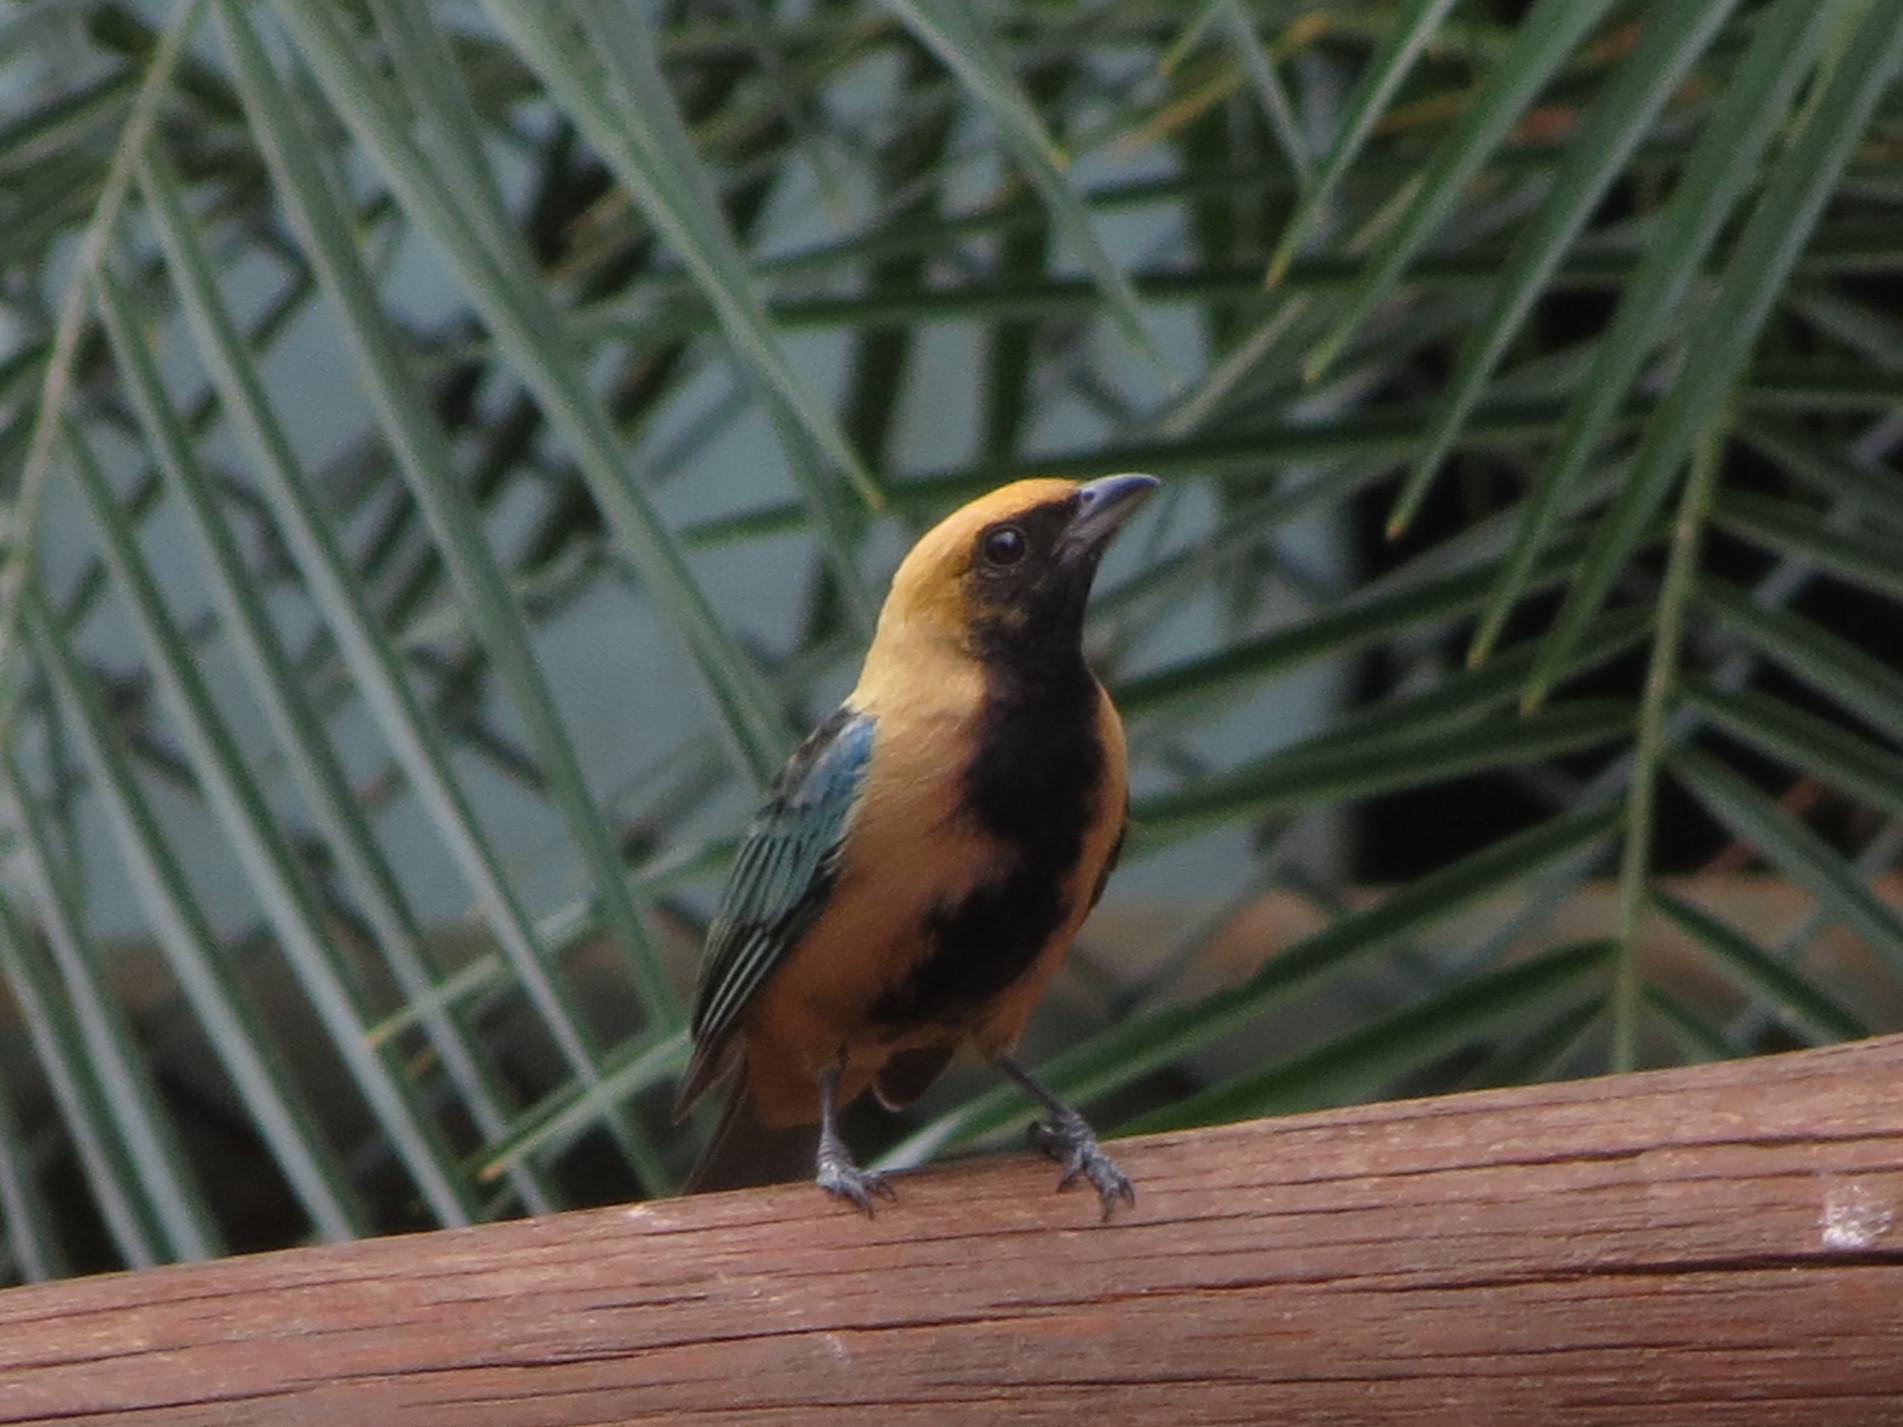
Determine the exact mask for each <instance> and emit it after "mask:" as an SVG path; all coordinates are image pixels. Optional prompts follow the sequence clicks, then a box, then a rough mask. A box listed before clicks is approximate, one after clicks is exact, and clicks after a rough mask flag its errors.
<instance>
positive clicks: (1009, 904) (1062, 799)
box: [874, 659, 1104, 1027]
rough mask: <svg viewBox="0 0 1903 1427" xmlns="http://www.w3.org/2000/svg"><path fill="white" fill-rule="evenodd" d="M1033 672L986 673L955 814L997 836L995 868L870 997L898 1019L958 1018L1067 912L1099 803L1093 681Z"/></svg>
mask: <svg viewBox="0 0 1903 1427" xmlns="http://www.w3.org/2000/svg"><path fill="white" fill-rule="evenodd" d="M1053 662H1055V664H1056V666H1057V667H1056V668H1055V669H1051V668H1049V667H1044V668H1040V669H1038V670H1037V671H1035V673H1034V674H1032V675H1031V676H1030V677H1028V678H1027V677H1018V676H1015V675H1014V674H1013V672H1012V671H1010V670H1009V669H1000V668H994V669H993V670H992V671H991V674H992V678H991V680H990V684H991V687H990V690H989V692H988V695H987V697H986V700H985V705H984V710H983V713H982V715H981V718H980V724H979V731H978V738H977V742H976V753H975V756H974V757H973V758H972V761H971V764H970V766H969V767H968V768H967V769H966V771H965V777H964V789H963V792H964V798H963V803H964V809H963V810H964V812H965V814H966V815H967V816H968V817H970V818H971V819H972V821H973V822H975V823H976V824H977V825H978V827H979V828H981V829H982V830H983V831H984V832H985V833H987V834H988V835H989V836H990V837H992V838H994V839H995V840H996V842H997V844H998V848H999V852H1000V856H999V859H998V866H997V871H996V872H995V874H994V875H993V876H991V877H990V878H988V879H987V880H985V881H983V882H981V883H979V884H978V885H977V886H976V887H974V888H972V890H971V891H970V892H968V893H967V894H966V895H965V896H964V897H963V898H962V899H960V900H959V901H957V902H955V903H951V904H949V905H946V906H942V907H940V908H938V910H937V911H936V912H935V913H934V914H933V916H932V920H931V928H930V930H931V939H932V950H931V952H930V953H929V954H928V955H927V956H926V957H925V958H924V959H923V960H922V961H921V962H920V963H919V965H918V966H917V967H916V968H914V970H913V972H912V974H911V975H910V976H909V977H908V978H907V979H906V980H905V982H904V983H903V984H902V985H900V986H898V987H895V988H894V989H893V990H892V991H891V992H889V993H888V994H887V995H885V996H884V997H883V998H881V1000H880V1001H879V1003H878V1005H877V1007H876V1008H875V1011H874V1014H875V1016H876V1017H877V1018H878V1019H879V1020H882V1021H885V1022H887V1023H888V1024H891V1025H895V1026H908V1027H909V1026H917V1025H930V1024H947V1025H955V1024H957V1023H959V1022H961V1021H966V1020H969V1019H971V1018H972V1017H974V1016H975V1015H976V1014H977V1013H979V1012H981V1011H982V1010H983V1009H984V1008H985V1006H986V1005H987V1004H989V1003H990V1002H991V1001H992V1000H993V999H995V998H996V997H997V996H999V995H1001V994H1002V993H1003V992H1004V991H1005V990H1007V989H1008V988H1009V987H1010V986H1011V985H1012V983H1014V982H1015V981H1017V979H1018V978H1019V977H1021V976H1023V975H1024V973H1025V972H1026V971H1028V970H1029V969H1030V967H1031V964H1032V963H1033V962H1034V961H1035V960H1036V959H1037V954H1038V953H1039V952H1040V951H1041V950H1042V949H1043V948H1044V946H1045V944H1046V943H1047V942H1048V941H1049V940H1050V938H1051V936H1052V934H1053V933H1055V932H1056V930H1057V929H1058V927H1059V926H1061V925H1062V924H1063V922H1064V920H1065V918H1066V917H1067V916H1068V915H1069V914H1070V912H1071V911H1072V910H1073V908H1072V906H1071V904H1070V900H1069V899H1068V898H1067V896H1066V892H1067V889H1068V887H1069V885H1070V884H1071V882H1072V881H1073V880H1074V878H1073V874H1074V873H1075V872H1076V870H1077V865H1078V863H1079V861H1080V860H1081V859H1082V857H1083V851H1084V839H1085V836H1086V834H1087V832H1088V831H1089V829H1090V828H1091V826H1092V825H1093V824H1094V822H1095V821H1096V818H1097V816H1098V814H1099V813H1100V811H1101V806H1100V805H1101V801H1102V796H1103V776H1104V749H1103V745H1102V742H1101V740H1100V739H1099V738H1098V735H1097V698H1098V694H1097V688H1096V685H1095V683H1094V682H1093V681H1092V679H1091V677H1090V675H1089V672H1088V671H1087V670H1086V669H1085V668H1084V666H1083V662H1082V660H1081V659H1073V660H1069V661H1064V660H1059V661H1053Z"/></svg>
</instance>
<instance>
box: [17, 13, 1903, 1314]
mask: <svg viewBox="0 0 1903 1427" xmlns="http://www.w3.org/2000/svg"><path fill="white" fill-rule="evenodd" d="M1900 59H1903V7H1899V6H1897V5H1894V4H1888V3H1884V0H1770V2H1769V3H1749V0H1651V2H1650V3H1613V0H1532V2H1531V3H1515V2H1514V0H1466V2H1465V3H1455V0H1393V3H1389V0H1362V3H1354V4H1338V5H1331V4H1327V3H1316V0H1300V3H1286V4H1284V3H1279V0H1102V3H1069V0H1044V3H1032V4H1022V5H1019V4H1012V5H1004V4H979V3H976V0H888V3H883V4H879V3H870V0H865V2H864V3H862V0H804V3H801V0H794V2H793V3H785V4H779V3H774V0H659V3H654V4H634V3H630V0H481V3H451V0H347V2H346V3H332V4H322V5H312V4H307V3H302V0H269V3H261V0H150V3H132V0H120V3H97V0H38V2H37V3H36V0H23V2H22V3H16V4H14V5H11V6H9V7H8V8H7V11H6V13H5V15H4V17H0V96H4V101H5V102H4V109H3V110H0V483H3V485H0V489H3V490H4V500H5V503H6V504H5V520H4V525H3V526H0V530H3V532H4V566H0V789H3V793H4V795H3V797H0V836H3V837H4V844H3V845H0V856H3V857H4V863H3V864H0V865H3V866H4V879H5V880H4V898H3V899H0V976H3V978H4V989H5V997H4V1003H0V1229H3V1230H4V1233H3V1235H0V1277H4V1278H5V1279H28V1278H39V1277H44V1276H49V1275H57V1274H62V1273H71V1272H82V1271H89V1270H95V1269H100V1268H106V1267H112V1266H118V1265H132V1266H137V1265H145V1264H151V1263H155V1262H159V1261H163V1260H168V1259H176V1258H183V1257H195V1256H203V1255H210V1254H217V1253H221V1252H227V1251H233V1250H239V1249H248V1248H256V1247H262V1246H267V1245H274V1244H284V1243H293V1242H299V1241H303V1240H309V1239H338V1238H345V1237H350V1236H355V1235H363V1234H370V1233H378V1232H387V1231H392V1230H397V1229H404V1228H415V1227H424V1226H430V1225H447V1224H459V1223H466V1222H470V1221H473V1220H478V1219H483V1218H489V1217H494V1216H499V1215H511V1214H520V1213H524V1212H537V1211H543V1210H547V1209H551V1208H557V1207H562V1206H568V1205H575V1204H583V1203H597V1202H606V1201H612V1200H617V1199H626V1198H636V1197H642V1196H647V1195H654V1194H662V1193H667V1192H670V1191H671V1190H672V1189H673V1187H674V1186H675V1185H676V1183H677V1182H678V1178H679V1176H680V1174H681V1173H682V1171H683V1169H684V1168H685V1165H686V1163H687V1162H688V1160H689V1158H690V1157H691V1152H692V1149H693V1145H694V1142H695V1141H696V1140H697V1139H698V1136H699V1134H700V1133H701V1132H702V1131H703V1130H704V1129H705V1125H704V1124H702V1125H688V1126H674V1125H671V1124H670V1123H669V1121H668V1118H667V1104H668V1098H669V1095H670V1092H671V1082H672V1078H673V1076H674V1074H675V1073H676V1072H677V1071H678V1069H679V1068H680V1066H681V1064H682V1061H683V1058H684V1045H683V1035H682V1031H681V1024H682V1017H683V1011H684V1005H685V999H686V995H687V988H688V987H689V986H690V985H691V978H692V974H693V966H694V962H695V956H696V952H697V938H698V934H699V931H700V927H701V925H702V922H703V919H704V918H705V916H706V915H707V912H708V910H709V908H710V905H711V902H712V899H713V897H714V895H715V893H716V891H717V889H718V885H719V878H720V875H721V872H722V870H723V868H724V865H725V860H726V858H727V856H728V854H729V852H730V849H731V846H732V839H733V837H734V835H735V834H736V832H737V831H738V829H739V828H740V826H741V825H742V824H743V822H744V820H745V818H746V816H747V814H748V811H749V810H750V808H751V806H752V804H753V802H754V800H755V798H756V797H757V795H758V792H759V789H760V788H761V786H762V784H763V782H764V780H765V779H766V778H768V777H769V776H770V775H771V773H772V771H773V770H774V768H776V767H777V765H778V762H779V760H780V759H781V758H782V757H783V756H784V754H785V753H786V752H787V751H788V750H789V749H790V747H791V746H792V743H793V741H794V740H795V739H796V738H797V736H798V735H799V734H800V733H801V732H802V731H803V730H804V728H805V727H807V726H808V725H809V724H810V723H811V722H813V721H815V720H816V719H817V718H818V717H819V716H821V715H822V714H823V713H824V712H825V711H826V710H827V708H828V707H829V706H830V703H831V702H832V701H833V700H836V699H837V697H838V696H839V694H840V693H841V692H843V690H844V689H845V688H846V687H848V685H849V683H850V680H851V676H852V673H853V670H854V666H855V663H856V659H857V655H858V652H859V650H860V649H861V647H862V645H863V642H864V639H865V637H866V634H867V631H868V628H869V620H870V617H871V614H872V613H873V611H874V610H875V609H876V607H877V602H878V599H879V595H880V591H881V589H882V586H883V581H884V579H885V576H886V574H887V573H888V572H889V570H890V569H891V567H892V565H893V563H894V562H895V561H896V558H897V556H898V554H899V553H900V551H901V550H902V549H903V547H904V544H905V542H906V540H907V539H908V538H909V537H910V536H911V535H912V534H915V533H916V532H917V531H918V530H919V529H921V528H922V527H923V526H924V525H925V524H926V523H928V522H929V521H930V520H931V519H933V518H935V517H936V516H937V515H939V514H941V513H943V512H944V511H945V510H947V509H949V508H950V507H952V506H953V505H955V504H957V503H958V502H959V501H961V500H962V499H964V498H966V497H968V496H970V495H972V494H975V493H977V492H979V491H982V490H984V489H986V488H988V487H990V486H992V485H994V484H997V483H999V482H1002V481H1003V480H1006V479H1008V478H1011V477H1013V476H1016V475H1019V474H1023V473H1031V472H1055V473H1059V474H1067V475H1077V476H1085V475H1094V474H1101V473H1105V472H1110V471H1116V470H1127V469H1141V470H1148V471H1151V472H1153V473H1155V474H1156V475H1158V476H1159V477H1161V478H1162V480H1163V481H1164V489H1163V491H1162V492H1161V493H1160V495H1159V497H1158V498H1157V499H1156V500H1154V501H1152V502H1151V506H1150V509H1149V510H1148V511H1146V513H1145V515H1144V517H1143V518H1142V520H1141V521H1140V523H1139V524H1138V525H1137V526H1135V527H1134V528H1133V529H1132V531H1131V533H1130V534H1129V535H1127V536H1126V537H1125V538H1124V540H1123V542H1122V543H1121V545H1120V547H1119V549H1118V550H1117V552H1116V558H1115V559H1114V561H1113V562H1112V564H1111V565H1110V566H1108V567H1107V568H1106V571H1105V577H1104V579H1103V580H1102V582H1101V583H1100V587H1099V591H1100V592H1099V597H1098V599H1097V602H1096V606H1095V614H1094V620H1093V625H1092V637H1093V643H1094V649H1095V652H1096V654H1097V656H1098V663H1099V666H1100V668H1101V669H1102V671H1103V673H1104V676H1105V678H1106V680H1107V681H1108V682H1109V683H1110V684H1111V685H1112V687H1113V689H1114V691H1115V692H1116V695H1117V697H1118V699H1119V702H1120V704H1121V706H1122V708H1123V710H1124V712H1125V716H1126V721H1127V723H1128V724H1129V727H1130V732H1131V738H1132V746H1133V752H1134V757H1135V762H1136V774H1135V777H1136V795H1137V796H1136V806H1135V810H1134V811H1135V819H1136V828H1135V836H1134V838H1133V841H1132V844H1131V848H1130V851H1129V852H1128V854H1127V856H1126V864H1125V868H1124V870H1123V871H1122V872H1121V873H1120V874H1119V876H1118V878H1117V879H1116V880H1115V881H1114V882H1113V890H1112V894H1111V896H1110V898H1109V899H1108V900H1107V901H1106V904H1105V906H1104V908H1103V909H1102V910H1101V912H1100V914H1099V916H1098V918H1097V919H1096V920H1095V921H1094V922H1093V924H1092V925H1091V927H1090V928H1088V929H1087V930H1086V933H1085V936H1084V938H1083V941H1082V943H1081V944H1080V946H1079V948H1078V950H1077V953H1076V955H1075V957H1074V958H1073V965H1072V967H1071V969H1070V971H1069V972H1068V973H1067V975H1066V977H1065V979H1064V981H1063V983H1062V984H1061V985H1060V987H1059V989H1058V991H1057V993H1056V994H1055V995H1054V996H1053V998H1052V1002H1051V1004H1050V1006H1049V1007H1048V1008H1047V1011H1046V1013H1045V1014H1043V1015H1042V1016H1041V1017H1040V1020H1039V1022H1038V1026H1037V1030H1036V1032H1035V1040H1036V1044H1035V1045H1034V1046H1033V1047H1031V1049H1032V1052H1033V1056H1034V1058H1036V1059H1038V1060H1039V1061H1040V1062H1041V1063H1042V1064H1043V1065H1044V1067H1045V1069H1046V1070H1047V1071H1048V1073H1049V1075H1050V1077H1051V1078H1052V1080H1053V1081H1054V1082H1055V1083H1057V1084H1058V1085H1059V1086H1060V1087H1061V1088H1063V1089H1065V1090H1067V1091H1068V1092H1070V1093H1071V1094H1073V1095H1074V1096H1077V1097H1079V1098H1080V1099H1081V1100H1082V1101H1083V1102H1084V1103H1085V1104H1087V1105H1088V1106H1089V1107H1091V1109H1092V1111H1093V1113H1094V1116H1095V1118H1096V1119H1097V1122H1098V1124H1099V1126H1100V1127H1101V1128H1104V1129H1108V1130H1111V1131H1115V1130H1117V1129H1120V1128H1129V1127H1149V1128H1154V1127H1160V1126H1170V1125H1186V1124H1195V1123H1201V1122H1208V1121H1213V1120H1219V1119H1225V1118H1235V1117H1240V1116H1246V1115H1253V1114H1261V1113H1272V1112H1276V1111H1281V1110H1288V1109H1295V1108H1301V1107H1304V1106H1313V1105H1319V1104H1328V1103H1334V1102H1339V1101H1342V1100H1348V1099H1354V1098H1357V1097H1370V1096H1375V1095H1380V1094H1392V1093H1409V1092H1419V1091H1428V1090H1435V1091H1438V1090H1451V1089H1459V1088H1465V1087H1472V1086H1481V1085H1494V1084H1507V1083H1514V1082H1520V1081H1528V1080H1536V1079H1540V1078H1543V1077H1552V1076H1560V1075H1577V1074H1587V1073H1595V1072H1600V1071H1605V1070H1609V1069H1628V1068H1634V1067H1644V1066H1654V1065H1663V1064H1671V1063H1675V1062H1679V1061H1684V1060H1694V1059H1702V1058H1712V1057H1719V1056H1731V1055H1741V1054H1748V1053H1752V1052H1755V1051H1761V1050H1767V1049H1777V1048H1784V1047H1789V1046H1794V1045H1803V1044H1811V1043H1817V1042H1823V1041H1830V1040H1838V1039H1844V1038H1850V1037H1856V1036H1860V1035H1864V1034H1868V1033H1871V1032H1873V1031H1877V1030H1881V1029H1889V1028H1895V1027H1896V1026H1898V1025H1899V1024H1903V915H1900V913H1899V905H1900V899H1899V897H1898V896H1897V893H1896V890H1895V884H1894V882H1893V881H1892V880H1890V879H1891V876H1892V874H1891V872H1890V869H1891V867H1892V865H1893V864H1894V863H1895V862H1896V859H1897V855H1898V851H1899V849H1900V848H1903V829H1900V825H1899V822H1898V819H1899V817H1900V816H1903V752H1900V750H1899V735H1903V642H1900V641H1899V639H1898V635H1897V630H1898V610H1897V604H1896V601H1897V600H1898V598H1899V597H1900V596H1903V559H1899V557H1898V553H1897V551H1898V539H1899V536H1900V535H1903V486H1900V485H1899V480H1898V475H1897V472H1896V470H1895V469H1894V467H1893V465H1892V461H1893V460H1894V456H1895V452H1896V450H1897V446H1898V443H1899V441H1900V440H1903V375H1900V372H1903V288H1899V284H1898V275H1899V271H1903V213H1899V208H1903V90H1900V89H1899V86H1898V84H1897V82H1896V80H1897V75H1898V68H1899V60H1900ZM1701 872H1702V873H1703V874H1705V875H1702V876H1692V875H1690V874H1697V873H1701ZM1719 874H1724V875H1722V876H1721V875H1719ZM1724 887H1730V888H1731V889H1732V890H1731V892H1729V893H1724V892H1723V890H1722V889H1723V888H1724ZM1739 887H1743V888H1745V889H1746V892H1745V893H1743V894H1740V893H1738V891H1737V888H1739ZM1025 1118H1026V1107H1025V1106H1024V1104H1023V1103H1022V1102H1021V1101H1020V1100H1018V1099H1017V1098H1015V1097H1014V1095H1013V1094H1012V1093H1009V1092H1007V1090H1006V1089H1004V1088H1001V1087H999V1086H997V1085H996V1084H995V1083H994V1081H993V1080H992V1079H991V1078H988V1077H986V1076H985V1075H984V1074H982V1073H981V1072H980V1070H979V1069H977V1068H974V1069H973V1070H972V1071H971V1072H970V1073H967V1074H960V1075H955V1076H953V1077H950V1078H949V1079H948V1081H947V1083H946V1084H945V1085H944V1086H942V1087H941V1088H940V1089H939V1090H938V1091H936V1092H934V1095H933V1096H932V1097H931V1098H929V1099H928V1100H927V1101H926V1102H923V1103H922V1104H921V1105H919V1106H918V1107H916V1108H915V1110H914V1111H913V1112H911V1113H910V1114H909V1115H908V1117H906V1118H904V1119H899V1120H895V1119H893V1118H892V1117H886V1116H881V1115H867V1116H865V1117H864V1118H863V1119H861V1120H858V1121H857V1122H855V1124H854V1126H853V1129H852V1132H853V1134H854V1136H855V1138H856V1139H857V1140H858V1142H859V1143H861V1144H862V1145H865V1146H867V1147H873V1146H876V1145H883V1146H885V1147H886V1153H887V1162H888V1163H895V1164H904V1163H913V1162H917V1161H919V1160H921V1159H923V1158H925V1157H928V1156H930V1155H932V1154H934V1153H940V1152H952V1151H957V1150H961V1149H965V1148H968V1147H974V1146H986V1145H991V1144H996V1143H1000V1142H1004V1141H1007V1140H1010V1139H1012V1138H1014V1137H1015V1136H1017V1135H1018V1134H1019V1133H1020V1132H1021V1131H1020V1126H1021V1125H1022V1122H1023V1120H1024V1119H1025Z"/></svg>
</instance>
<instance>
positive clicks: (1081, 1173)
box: [1030, 1110, 1137, 1220]
mask: <svg viewBox="0 0 1903 1427" xmlns="http://www.w3.org/2000/svg"><path fill="white" fill-rule="evenodd" d="M1030 1140H1031V1145H1032V1147H1033V1148H1034V1149H1039V1150H1042V1151H1043V1152H1044V1153H1045V1154H1047V1155H1049V1156H1050V1157H1051V1158H1052V1159H1054V1160H1056V1161H1057V1162H1058V1164H1059V1165H1061V1166H1062V1167H1063V1170H1064V1175H1063V1178H1061V1179H1059V1180H1058V1181H1057V1187H1058V1188H1059V1189H1069V1188H1070V1187H1071V1185H1073V1184H1075V1183H1076V1182H1077V1181H1078V1180H1079V1179H1088V1180H1089V1181H1090V1182H1091V1183H1092V1184H1093V1185H1095V1186H1096V1189H1097V1198H1098V1200H1099V1201H1100V1202H1101V1203H1102V1204H1103V1216H1104V1218H1105V1219H1106V1220H1108V1219H1109V1218H1110V1216H1111V1214H1112V1213H1113V1212H1114V1211H1115V1209H1116V1207H1117V1205H1118V1203H1119V1202H1121V1203H1123V1204H1126V1205H1129V1206H1130V1207H1132V1208H1134V1207H1135V1206H1136V1202H1137V1192H1136V1189H1135V1188H1134V1187H1133V1186H1132V1185H1131V1183H1130V1181H1129V1179H1128V1178H1127V1177H1126V1176H1125V1175H1124V1172H1123V1171H1122V1170H1120V1169H1118V1168H1117V1164H1116V1161H1115V1160H1113V1159H1111V1158H1110V1156H1109V1155H1107V1154H1105V1153H1104V1152H1103V1146H1102V1145H1100V1144H1098V1143H1097V1136H1096V1134H1095V1132H1094V1131H1092V1130H1091V1128H1090V1126H1089V1125H1087V1124H1085V1123H1084V1117H1083V1116H1082V1115H1079V1114H1078V1113H1077V1112H1076V1111H1074V1110H1066V1111H1064V1112H1063V1113H1061V1114H1054V1115H1052V1117H1051V1118H1050V1119H1048V1120H1034V1121H1032V1123H1031V1130H1030Z"/></svg>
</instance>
